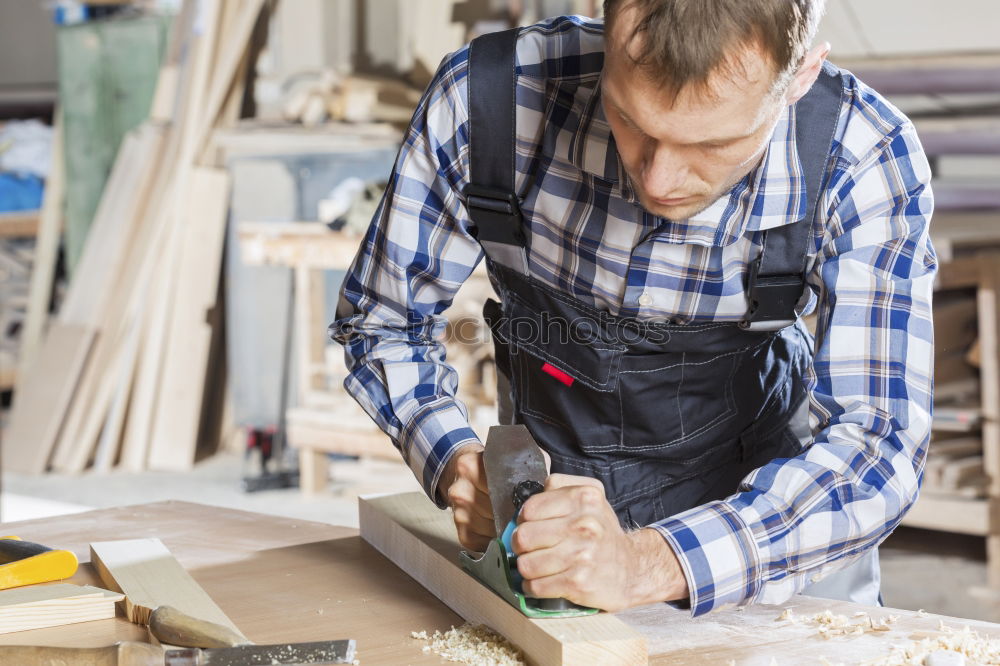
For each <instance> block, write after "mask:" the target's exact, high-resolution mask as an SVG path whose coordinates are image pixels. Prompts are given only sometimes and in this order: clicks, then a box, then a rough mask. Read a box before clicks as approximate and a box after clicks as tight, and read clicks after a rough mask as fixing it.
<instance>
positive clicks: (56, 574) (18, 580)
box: [0, 536, 80, 590]
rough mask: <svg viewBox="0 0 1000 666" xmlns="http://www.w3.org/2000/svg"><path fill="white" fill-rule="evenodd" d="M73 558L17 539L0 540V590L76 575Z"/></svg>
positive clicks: (65, 551)
mask: <svg viewBox="0 0 1000 666" xmlns="http://www.w3.org/2000/svg"><path fill="white" fill-rule="evenodd" d="M79 564H80V563H79V561H78V560H77V559H76V555H75V554H74V553H73V552H72V551H69V550H53V549H52V548H49V547H47V546H43V545H41V544H38V543H32V542H31V541H22V540H21V539H19V538H18V537H10V536H6V537H2V538H0V590H6V589H7V588H10V587H21V586H22V585H33V584H35V583H47V582H50V581H54V580H63V579H65V578H69V577H70V576H72V575H73V574H75V573H76V570H77V568H78V567H79Z"/></svg>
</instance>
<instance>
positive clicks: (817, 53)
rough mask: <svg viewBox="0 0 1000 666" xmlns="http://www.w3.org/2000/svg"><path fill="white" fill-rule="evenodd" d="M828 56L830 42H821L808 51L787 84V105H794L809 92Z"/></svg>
mask: <svg viewBox="0 0 1000 666" xmlns="http://www.w3.org/2000/svg"><path fill="white" fill-rule="evenodd" d="M828 55H830V42H823V43H822V44H819V45H818V46H814V47H813V48H812V49H810V50H809V53H807V54H806V56H805V58H803V59H802V64H801V65H799V68H798V70H797V71H796V72H795V76H793V77H792V82H791V83H790V84H789V86H788V90H787V92H785V102H786V103H787V104H795V103H796V102H797V101H799V100H800V99H802V98H803V97H804V96H805V94H806V93H807V92H809V89H810V88H812V84H813V83H815V82H816V79H817V78H818V77H819V72H820V70H821V69H822V68H823V61H825V60H826V57H827V56H828Z"/></svg>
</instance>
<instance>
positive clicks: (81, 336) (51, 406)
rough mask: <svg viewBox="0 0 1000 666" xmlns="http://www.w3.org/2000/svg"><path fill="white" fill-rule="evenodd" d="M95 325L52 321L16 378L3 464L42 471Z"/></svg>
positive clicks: (17, 469)
mask: <svg viewBox="0 0 1000 666" xmlns="http://www.w3.org/2000/svg"><path fill="white" fill-rule="evenodd" d="M96 335H97V333H96V331H95V330H94V329H93V328H92V327H90V326H86V325H81V324H69V323H64V322H59V321H57V322H54V323H53V325H52V326H51V327H50V328H49V332H48V335H47V336H46V337H45V344H44V346H43V347H42V350H41V351H40V352H39V354H38V356H37V357H36V358H35V360H34V362H33V363H32V364H31V366H29V367H28V368H26V369H25V371H24V374H23V375H22V376H21V380H20V382H18V386H17V391H16V393H15V395H14V404H13V407H12V408H11V412H10V424H9V425H8V426H7V428H6V429H5V431H4V433H3V437H2V438H0V449H2V453H0V455H2V457H3V466H4V470H5V471H8V472H21V473H23V474H39V473H41V472H44V471H45V468H46V466H47V464H48V460H49V454H50V453H51V451H52V447H53V446H54V445H55V442H56V439H57V438H58V437H59V429H60V427H61V426H62V414H63V412H64V411H65V410H66V409H67V407H68V406H69V403H70V401H71V400H72V398H73V394H74V392H75V391H76V386H77V379H78V378H79V376H80V372H81V370H82V368H83V365H84V363H86V361H87V358H88V356H89V355H90V350H91V346H92V345H93V343H94V338H95V337H96Z"/></svg>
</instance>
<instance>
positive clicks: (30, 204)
mask: <svg viewBox="0 0 1000 666" xmlns="http://www.w3.org/2000/svg"><path fill="white" fill-rule="evenodd" d="M43 189H45V184H44V181H42V179H41V178H39V177H38V176H30V175H21V174H16V173H7V172H0V213H9V212H12V211H16V210H38V209H39V208H41V207H42V190H43Z"/></svg>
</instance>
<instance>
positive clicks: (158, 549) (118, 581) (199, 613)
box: [90, 539, 249, 642]
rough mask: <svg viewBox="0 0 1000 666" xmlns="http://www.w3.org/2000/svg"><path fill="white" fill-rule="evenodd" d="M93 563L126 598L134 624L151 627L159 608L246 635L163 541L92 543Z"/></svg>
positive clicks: (99, 572)
mask: <svg viewBox="0 0 1000 666" xmlns="http://www.w3.org/2000/svg"><path fill="white" fill-rule="evenodd" d="M90 561H91V564H93V565H94V566H95V567H96V568H97V572H98V574H99V575H100V577H101V580H103V581H104V584H105V585H107V586H109V587H111V588H112V589H114V590H116V591H118V592H121V593H122V594H124V595H125V602H124V606H125V608H124V610H125V616H126V617H127V618H128V619H129V620H131V621H132V622H135V623H137V624H148V623H149V614H150V613H152V612H153V611H154V610H155V609H156V608H157V607H158V606H173V607H174V608H176V609H177V610H179V611H181V612H184V613H187V614H188V615H190V616H191V617H196V618H199V619H202V620H207V621H208V622H215V623H216V624H221V625H223V626H225V627H229V628H230V629H232V630H233V631H235V632H236V633H237V634H240V635H241V636H242V635H243V634H242V633H241V632H240V630H239V629H238V628H237V627H236V625H235V624H233V622H232V620H230V619H229V617H228V616H227V615H226V614H225V613H224V612H223V611H222V609H221V608H219V607H218V605H216V603H215V602H214V601H212V598H211V597H210V596H208V594H207V593H206V592H205V590H203V589H202V588H201V586H200V585H198V583H197V582H195V580H194V578H192V577H191V575H190V574H189V573H188V572H187V571H186V570H185V569H184V567H182V566H181V565H180V562H178V561H177V560H176V559H174V556H173V555H171V554H170V551H169V550H167V547H166V546H164V545H163V542H162V541H160V540H159V539H126V540H123V541H99V542H96V543H92V544H90ZM247 642H249V640H248V641H247Z"/></svg>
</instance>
